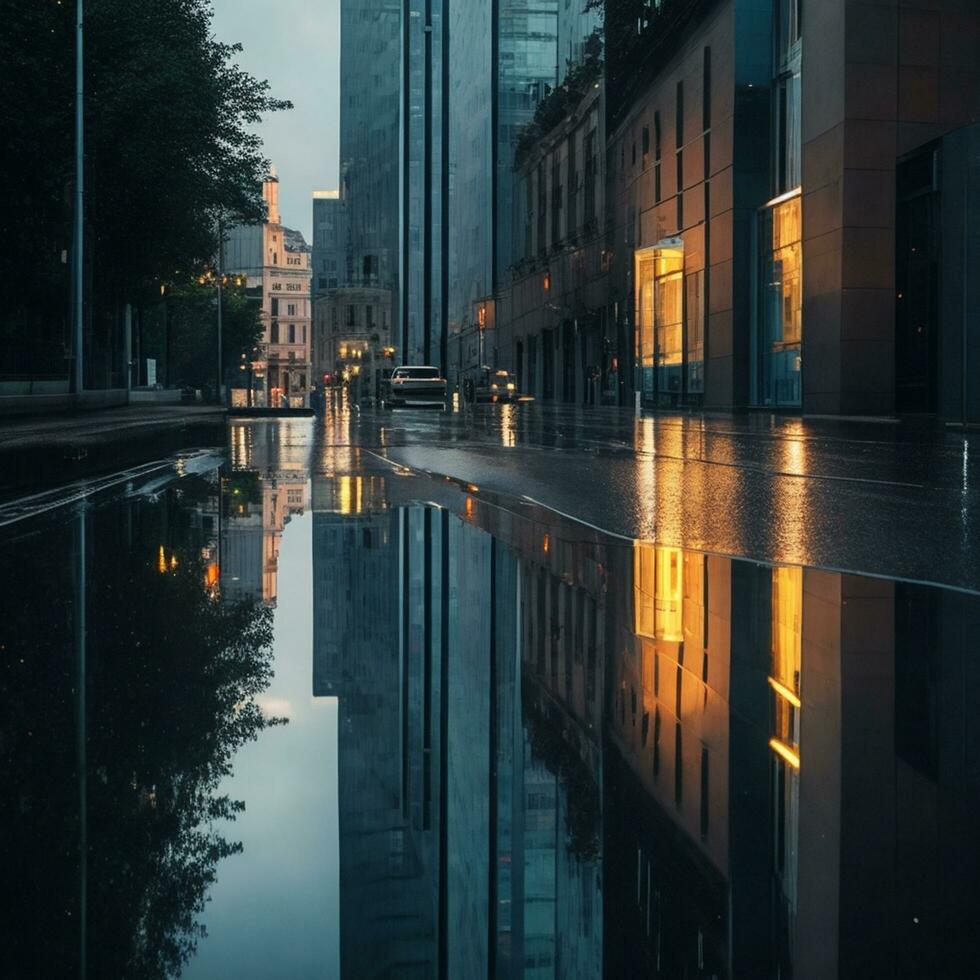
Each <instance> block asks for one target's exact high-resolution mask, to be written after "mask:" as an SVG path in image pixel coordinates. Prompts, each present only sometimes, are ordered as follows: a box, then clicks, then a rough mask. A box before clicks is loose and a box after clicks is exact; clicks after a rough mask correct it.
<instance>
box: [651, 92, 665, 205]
mask: <svg viewBox="0 0 980 980" xmlns="http://www.w3.org/2000/svg"><path fill="white" fill-rule="evenodd" d="M662 151H663V145H662V141H661V131H660V113H659V112H655V113H654V114H653V197H654V200H655V201H656V202H657V203H658V204H659V203H660V198H661V189H660V158H661V156H662Z"/></svg>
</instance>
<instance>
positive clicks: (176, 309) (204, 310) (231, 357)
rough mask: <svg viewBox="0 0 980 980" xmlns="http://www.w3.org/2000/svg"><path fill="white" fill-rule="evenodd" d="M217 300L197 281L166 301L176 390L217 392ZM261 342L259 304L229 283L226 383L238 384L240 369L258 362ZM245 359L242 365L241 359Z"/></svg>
mask: <svg viewBox="0 0 980 980" xmlns="http://www.w3.org/2000/svg"><path fill="white" fill-rule="evenodd" d="M216 304H217V294H216V290H215V287H214V286H213V285H211V284H210V283H209V282H205V283H201V282H199V281H198V280H196V279H190V280H187V281H186V282H184V283H182V284H179V285H175V286H174V287H173V288H172V289H171V290H170V291H169V293H168V296H167V321H168V324H169V328H170V357H171V364H170V368H169V374H170V379H171V381H172V383H174V384H177V385H190V386H191V387H197V388H201V387H204V386H213V385H214V382H215V362H216V359H217V321H218V316H217V309H216ZM261 337H262V319H261V304H260V303H259V302H258V301H257V300H256V299H254V298H252V297H249V296H248V295H247V294H246V292H245V286H244V285H242V284H240V283H236V282H235V281H234V279H232V278H229V279H228V282H227V284H226V285H225V287H224V288H223V290H222V317H221V351H222V366H223V369H224V376H225V379H226V380H227V381H228V382H229V383H234V384H237V383H239V379H238V378H237V377H236V376H237V375H239V374H241V373H242V371H241V370H240V367H241V365H242V364H247V362H248V361H250V360H251V359H252V358H253V357H254V348H255V347H256V345H257V344H258V342H259V340H260V339H261ZM243 358H244V359H243Z"/></svg>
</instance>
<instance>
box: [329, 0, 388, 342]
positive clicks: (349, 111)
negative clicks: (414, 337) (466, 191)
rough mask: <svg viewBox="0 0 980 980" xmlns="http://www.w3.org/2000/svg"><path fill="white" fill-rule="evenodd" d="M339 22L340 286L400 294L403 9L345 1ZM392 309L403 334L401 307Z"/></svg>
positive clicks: (382, 0) (383, 1)
mask: <svg viewBox="0 0 980 980" xmlns="http://www.w3.org/2000/svg"><path fill="white" fill-rule="evenodd" d="M340 22H341V48H340V175H341V188H340V197H341V199H342V200H343V209H344V215H345V224H346V228H345V230H344V238H345V243H344V246H345V247H344V253H343V260H344V262H343V267H342V268H340V269H338V279H339V280H340V282H339V283H338V285H348V286H380V287H382V288H385V289H390V290H391V291H392V294H393V296H396V295H397V290H398V283H399V248H400V244H399V241H400V239H399V228H400V226H399V201H400V193H399V175H400V173H401V166H402V154H401V144H400V139H399V133H400V113H401V98H400V92H401V63H402V31H401V24H402V5H401V4H400V3H399V2H398V0H342V2H341V8H340ZM328 285H329V277H328ZM392 309H393V315H394V317H395V328H396V329H395V336H398V330H397V327H398V316H399V309H400V307H399V304H398V303H393V304H392Z"/></svg>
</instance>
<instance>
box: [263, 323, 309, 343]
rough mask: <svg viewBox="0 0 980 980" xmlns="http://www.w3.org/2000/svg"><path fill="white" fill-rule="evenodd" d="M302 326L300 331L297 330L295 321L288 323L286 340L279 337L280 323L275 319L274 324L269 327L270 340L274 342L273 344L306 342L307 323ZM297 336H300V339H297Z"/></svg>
mask: <svg viewBox="0 0 980 980" xmlns="http://www.w3.org/2000/svg"><path fill="white" fill-rule="evenodd" d="M300 327H301V329H300V331H299V332H297V330H296V324H295V323H290V324H288V325H287V327H286V332H285V337H286V339H285V340H280V339H279V336H280V331H279V323H278V321H276V320H273V321H272V324H271V325H270V328H269V342H270V343H272V344H279V343H285V344H295V343H300V344H305V343H306V324H305V323H303V324H300ZM297 337H299V338H300V339H299V340H298V341H297V339H296V338H297Z"/></svg>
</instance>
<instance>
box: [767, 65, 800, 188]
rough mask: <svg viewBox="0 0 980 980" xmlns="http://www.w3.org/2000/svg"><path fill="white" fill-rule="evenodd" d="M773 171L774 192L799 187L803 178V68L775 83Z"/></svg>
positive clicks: (787, 74) (790, 72) (783, 76)
mask: <svg viewBox="0 0 980 980" xmlns="http://www.w3.org/2000/svg"><path fill="white" fill-rule="evenodd" d="M773 93H774V94H773V98H774V101H775V105H774V106H773V113H774V116H775V118H774V119H773V152H774V157H775V159H774V161H773V170H774V176H775V181H774V188H773V189H774V191H775V193H776V194H784V193H785V192H786V191H790V190H793V189H794V188H796V187H799V186H800V184H801V183H802V179H803V168H802V145H803V127H802V123H801V118H802V117H801V88H800V70H799V67H797V68H796V69H795V70H794V71H789V72H787V73H786V74H784V75H782V76H781V77H780V78H778V79H776V81H775V83H774V85H773Z"/></svg>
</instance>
